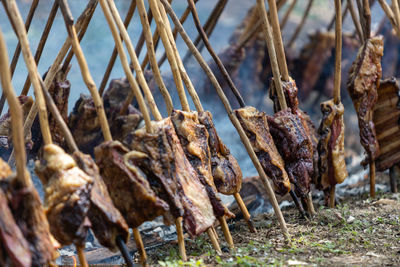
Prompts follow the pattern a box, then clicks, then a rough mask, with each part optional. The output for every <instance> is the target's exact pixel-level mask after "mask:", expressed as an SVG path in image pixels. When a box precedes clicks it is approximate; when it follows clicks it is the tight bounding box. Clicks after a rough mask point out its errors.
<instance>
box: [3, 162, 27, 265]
mask: <svg viewBox="0 0 400 267" xmlns="http://www.w3.org/2000/svg"><path fill="white" fill-rule="evenodd" d="M10 175H12V171H11V169H10V167H9V166H8V165H7V163H5V162H4V161H3V160H2V159H0V179H1V180H2V179H4V178H6V177H8V176H10ZM31 261H32V257H31V253H30V250H29V244H28V242H27V241H26V239H25V238H24V236H23V234H22V232H21V230H20V229H19V227H18V225H17V223H16V222H15V220H14V218H13V214H12V212H11V210H10V208H9V203H8V200H7V197H6V195H5V194H4V192H3V190H2V189H1V188H0V265H1V266H4V267H12V266H21V267H29V266H31Z"/></svg>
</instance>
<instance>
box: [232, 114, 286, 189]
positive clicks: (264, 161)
mask: <svg viewBox="0 0 400 267" xmlns="http://www.w3.org/2000/svg"><path fill="white" fill-rule="evenodd" d="M235 114H236V116H237V117H238V119H239V122H240V124H241V125H242V127H243V129H244V131H245V132H246V135H247V137H248V138H249V139H250V142H251V145H252V147H253V149H254V152H255V153H256V155H257V158H258V160H259V161H260V163H261V165H262V167H263V169H264V171H265V173H266V174H267V175H268V176H269V177H270V178H271V180H272V182H273V183H274V187H275V192H276V193H277V194H279V195H285V194H286V193H288V192H289V191H290V181H289V178H288V174H287V173H286V171H285V162H284V161H283V159H282V157H281V155H280V154H279V152H278V150H277V148H276V146H275V144H274V140H273V139H272V136H271V134H270V128H269V126H268V121H267V115H266V114H265V113H264V112H260V111H258V110H257V109H256V108H254V107H245V108H240V109H237V110H235Z"/></svg>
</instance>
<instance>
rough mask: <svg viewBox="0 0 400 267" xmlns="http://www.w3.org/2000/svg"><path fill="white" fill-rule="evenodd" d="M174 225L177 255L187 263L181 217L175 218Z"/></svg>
mask: <svg viewBox="0 0 400 267" xmlns="http://www.w3.org/2000/svg"><path fill="white" fill-rule="evenodd" d="M175 225H176V235H177V236H178V246H179V254H180V255H181V258H182V260H183V261H187V256H186V248H185V240H184V238H183V229H182V217H178V218H176V220H175Z"/></svg>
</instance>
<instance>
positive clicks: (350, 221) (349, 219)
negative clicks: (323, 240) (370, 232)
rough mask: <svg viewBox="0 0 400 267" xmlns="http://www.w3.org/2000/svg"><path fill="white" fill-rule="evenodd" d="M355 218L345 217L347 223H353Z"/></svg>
mask: <svg viewBox="0 0 400 267" xmlns="http://www.w3.org/2000/svg"><path fill="white" fill-rule="evenodd" d="M355 220H356V218H354V217H353V216H351V215H350V216H349V218H347V221H346V222H347V223H353V222H354V221H355Z"/></svg>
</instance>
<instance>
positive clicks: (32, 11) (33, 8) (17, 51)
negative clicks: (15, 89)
mask: <svg viewBox="0 0 400 267" xmlns="http://www.w3.org/2000/svg"><path fill="white" fill-rule="evenodd" d="M38 3H39V0H34V1H33V2H32V4H31V8H30V10H29V13H28V16H27V18H26V22H25V29H26V31H29V28H30V26H31V22H32V19H33V15H34V14H35V11H36V8H37V6H38ZM3 4H4V8H5V9H6V13H7V15H9V12H8V8H7V5H6V4H5V2H3ZM10 20H11V19H10ZM12 24H13V23H12ZM13 28H14V30H15V26H13ZM20 54H21V43H20V42H18V44H17V47H16V48H15V51H14V56H13V58H12V60H11V65H10V69H11V78H12V77H13V76H14V71H15V68H16V67H17V63H18V59H19V55H20ZM5 101H6V96H5V95H4V93H2V94H1V98H0V114H1V113H2V112H3V108H4V103H5Z"/></svg>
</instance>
